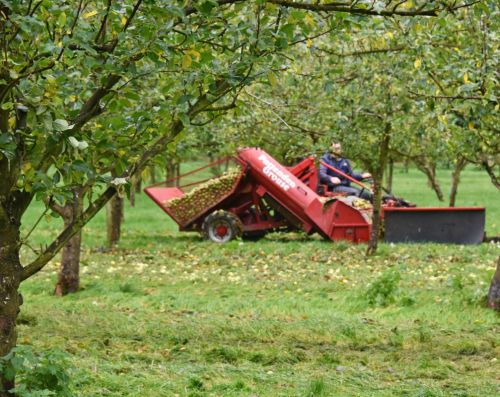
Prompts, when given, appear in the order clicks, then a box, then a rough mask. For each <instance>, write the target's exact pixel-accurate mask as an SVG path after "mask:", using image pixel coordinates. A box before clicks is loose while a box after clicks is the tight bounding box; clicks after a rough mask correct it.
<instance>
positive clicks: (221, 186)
mask: <svg viewBox="0 0 500 397" xmlns="http://www.w3.org/2000/svg"><path fill="white" fill-rule="evenodd" d="M240 173H241V171H240V170H236V169H235V170H230V171H227V172H225V173H224V174H222V175H221V176H219V177H217V178H213V179H210V180H209V181H207V182H205V183H203V184H201V185H199V186H197V187H195V188H194V189H193V190H191V191H190V192H189V193H186V194H185V195H184V196H182V197H176V198H173V199H171V200H167V201H166V202H164V203H163V204H164V205H165V207H167V208H168V209H169V210H170V212H171V213H172V214H173V215H174V217H175V218H176V220H177V221H178V222H180V223H186V222H187V221H189V220H191V219H193V218H194V217H195V216H196V215H198V214H200V213H202V212H204V211H205V210H207V209H208V208H210V207H213V206H214V205H215V204H217V203H218V202H219V201H220V200H221V199H222V198H223V197H225V196H226V195H228V194H229V193H230V192H231V190H232V189H233V187H234V185H235V183H236V181H237V180H238V178H239V176H240Z"/></svg>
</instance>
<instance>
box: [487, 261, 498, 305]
mask: <svg viewBox="0 0 500 397" xmlns="http://www.w3.org/2000/svg"><path fill="white" fill-rule="evenodd" d="M488 306H489V307H491V308H492V309H495V310H499V311H500V256H499V257H498V261H497V270H496V271H495V274H494V275H493V278H492V279H491V284H490V290H489V291H488Z"/></svg>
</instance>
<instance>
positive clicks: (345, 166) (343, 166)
mask: <svg viewBox="0 0 500 397" xmlns="http://www.w3.org/2000/svg"><path fill="white" fill-rule="evenodd" d="M321 161H323V162H325V163H326V164H328V165H331V166H332V167H335V168H336V169H338V170H339V171H342V172H343V173H344V174H347V175H349V176H351V177H353V178H354V179H356V180H357V181H360V180H362V179H363V178H362V177H361V174H358V173H356V172H354V171H353V170H352V166H351V163H349V160H347V159H344V158H340V159H339V160H336V159H335V158H334V157H333V156H332V155H331V153H325V154H324V155H323V157H321ZM332 176H336V177H337V178H339V179H340V181H341V183H340V186H350V185H351V182H350V181H349V180H348V179H347V178H345V177H343V176H342V175H340V174H337V173H336V172H335V171H333V170H331V169H330V168H327V167H326V166H324V165H323V164H320V166H319V181H320V183H323V184H327V185H331V184H332V183H331V182H330V178H331V177H332ZM337 186H339V185H337Z"/></svg>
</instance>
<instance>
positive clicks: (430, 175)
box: [415, 160, 444, 201]
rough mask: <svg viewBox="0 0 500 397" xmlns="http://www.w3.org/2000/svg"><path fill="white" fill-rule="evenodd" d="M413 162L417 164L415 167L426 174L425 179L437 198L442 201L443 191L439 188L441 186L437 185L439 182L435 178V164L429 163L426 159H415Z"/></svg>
mask: <svg viewBox="0 0 500 397" xmlns="http://www.w3.org/2000/svg"><path fill="white" fill-rule="evenodd" d="M415 164H416V165H417V168H418V169H419V170H420V171H422V172H423V173H424V174H425V175H426V176H427V181H428V182H429V185H430V186H431V188H432V190H433V191H434V192H435V193H436V196H437V198H438V200H439V201H444V195H443V191H442V190H441V186H439V182H438V180H437V178H436V165H435V164H430V163H429V162H427V161H426V160H423V161H419V160H416V161H415Z"/></svg>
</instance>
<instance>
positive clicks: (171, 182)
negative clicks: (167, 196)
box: [165, 157, 178, 186]
mask: <svg viewBox="0 0 500 397" xmlns="http://www.w3.org/2000/svg"><path fill="white" fill-rule="evenodd" d="M177 165H178V163H177V161H175V160H174V159H173V158H171V157H170V158H168V159H167V165H166V167H165V173H166V180H167V186H178V180H176V179H175V178H176V177H177V169H178V167H177Z"/></svg>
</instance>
